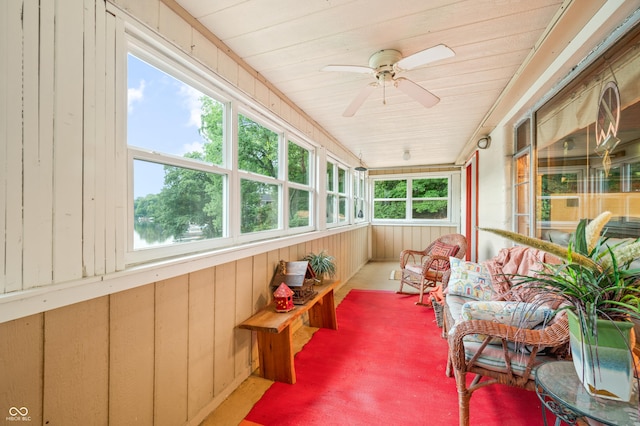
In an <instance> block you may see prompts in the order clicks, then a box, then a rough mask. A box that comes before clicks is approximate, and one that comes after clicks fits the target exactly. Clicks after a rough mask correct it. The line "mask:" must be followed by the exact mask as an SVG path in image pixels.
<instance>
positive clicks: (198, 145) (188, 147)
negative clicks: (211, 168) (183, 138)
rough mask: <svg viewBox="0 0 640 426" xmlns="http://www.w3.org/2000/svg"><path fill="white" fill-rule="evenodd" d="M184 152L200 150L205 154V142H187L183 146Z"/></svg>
mask: <svg viewBox="0 0 640 426" xmlns="http://www.w3.org/2000/svg"><path fill="white" fill-rule="evenodd" d="M182 149H183V152H182V154H183V155H184V154H186V153H187V152H200V153H202V154H204V144H203V143H202V142H198V141H195V142H192V143H186V144H184V145H183V146H182Z"/></svg>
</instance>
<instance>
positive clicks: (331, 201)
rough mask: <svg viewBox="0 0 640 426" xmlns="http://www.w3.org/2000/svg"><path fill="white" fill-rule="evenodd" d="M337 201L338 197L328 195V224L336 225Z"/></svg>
mask: <svg viewBox="0 0 640 426" xmlns="http://www.w3.org/2000/svg"><path fill="white" fill-rule="evenodd" d="M336 200H337V197H336V196H335V195H333V194H329V195H327V223H336V215H335V211H336V206H335V205H336Z"/></svg>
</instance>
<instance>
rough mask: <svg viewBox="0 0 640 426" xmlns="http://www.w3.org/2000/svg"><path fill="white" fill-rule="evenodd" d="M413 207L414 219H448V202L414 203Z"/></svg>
mask: <svg viewBox="0 0 640 426" xmlns="http://www.w3.org/2000/svg"><path fill="white" fill-rule="evenodd" d="M412 207H413V210H412V212H411V217H412V218H413V219H434V220H435V219H446V218H447V201H446V200H430V201H414V202H413V204H412Z"/></svg>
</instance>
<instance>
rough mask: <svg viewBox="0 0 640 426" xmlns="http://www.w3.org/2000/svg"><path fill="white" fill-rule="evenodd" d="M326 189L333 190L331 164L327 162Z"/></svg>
mask: <svg viewBox="0 0 640 426" xmlns="http://www.w3.org/2000/svg"><path fill="white" fill-rule="evenodd" d="M327 191H335V188H334V187H333V164H332V163H327Z"/></svg>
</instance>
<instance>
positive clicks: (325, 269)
mask: <svg viewBox="0 0 640 426" xmlns="http://www.w3.org/2000/svg"><path fill="white" fill-rule="evenodd" d="M302 260H306V261H307V262H309V266H311V269H312V270H313V272H315V274H316V279H317V280H319V281H320V284H322V283H323V282H324V277H325V276H329V277H331V278H333V277H334V276H335V275H336V263H335V258H334V257H333V256H331V255H329V254H327V253H326V252H325V251H324V250H322V251H321V252H320V253H318V254H315V253H309V254H307V255H306V256H305V257H303V258H302Z"/></svg>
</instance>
